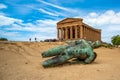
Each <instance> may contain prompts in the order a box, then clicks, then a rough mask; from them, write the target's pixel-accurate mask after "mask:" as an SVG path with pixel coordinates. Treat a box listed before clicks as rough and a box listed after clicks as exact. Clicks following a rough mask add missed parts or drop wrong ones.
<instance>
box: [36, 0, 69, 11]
mask: <svg viewBox="0 0 120 80" xmlns="http://www.w3.org/2000/svg"><path fill="white" fill-rule="evenodd" d="M38 1H39V2H42V3H43V4H46V5H49V6H52V7H55V8H58V9H61V10H65V11H69V9H68V8H65V7H62V6H58V5H55V4H52V3H48V2H45V1H43V0H38Z"/></svg>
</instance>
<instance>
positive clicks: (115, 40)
mask: <svg viewBox="0 0 120 80" xmlns="http://www.w3.org/2000/svg"><path fill="white" fill-rule="evenodd" d="M111 42H112V44H113V45H117V46H118V45H120V35H116V36H113V37H112V39H111Z"/></svg>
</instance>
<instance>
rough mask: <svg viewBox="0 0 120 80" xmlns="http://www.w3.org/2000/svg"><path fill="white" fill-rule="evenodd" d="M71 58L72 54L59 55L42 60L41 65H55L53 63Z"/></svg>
mask: <svg viewBox="0 0 120 80" xmlns="http://www.w3.org/2000/svg"><path fill="white" fill-rule="evenodd" d="M71 58H72V56H68V55H60V56H57V57H54V58H52V59H48V60H46V61H44V62H43V64H42V65H43V67H49V66H55V65H59V64H62V63H64V62H66V61H67V60H69V59H71Z"/></svg>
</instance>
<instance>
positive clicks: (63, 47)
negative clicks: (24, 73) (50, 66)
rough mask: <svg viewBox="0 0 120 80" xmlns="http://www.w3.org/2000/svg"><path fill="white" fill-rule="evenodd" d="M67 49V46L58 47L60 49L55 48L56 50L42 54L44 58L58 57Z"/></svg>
mask: <svg viewBox="0 0 120 80" xmlns="http://www.w3.org/2000/svg"><path fill="white" fill-rule="evenodd" d="M66 48H67V46H66V45H64V46H58V47H55V48H52V49H50V50H48V51H45V52H43V53H42V57H44V58H45V57H51V56H57V55H60V54H62V53H63V52H64V50H65V49H66Z"/></svg>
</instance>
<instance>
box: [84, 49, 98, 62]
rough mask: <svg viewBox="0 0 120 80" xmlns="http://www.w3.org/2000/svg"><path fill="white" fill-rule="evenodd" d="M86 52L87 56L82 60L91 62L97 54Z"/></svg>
mask: <svg viewBox="0 0 120 80" xmlns="http://www.w3.org/2000/svg"><path fill="white" fill-rule="evenodd" d="M87 54H88V58H86V59H85V60H84V62H85V63H87V64H89V63H92V62H93V61H94V60H95V59H96V57H97V54H96V53H95V52H92V51H90V52H88V53H87Z"/></svg>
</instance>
